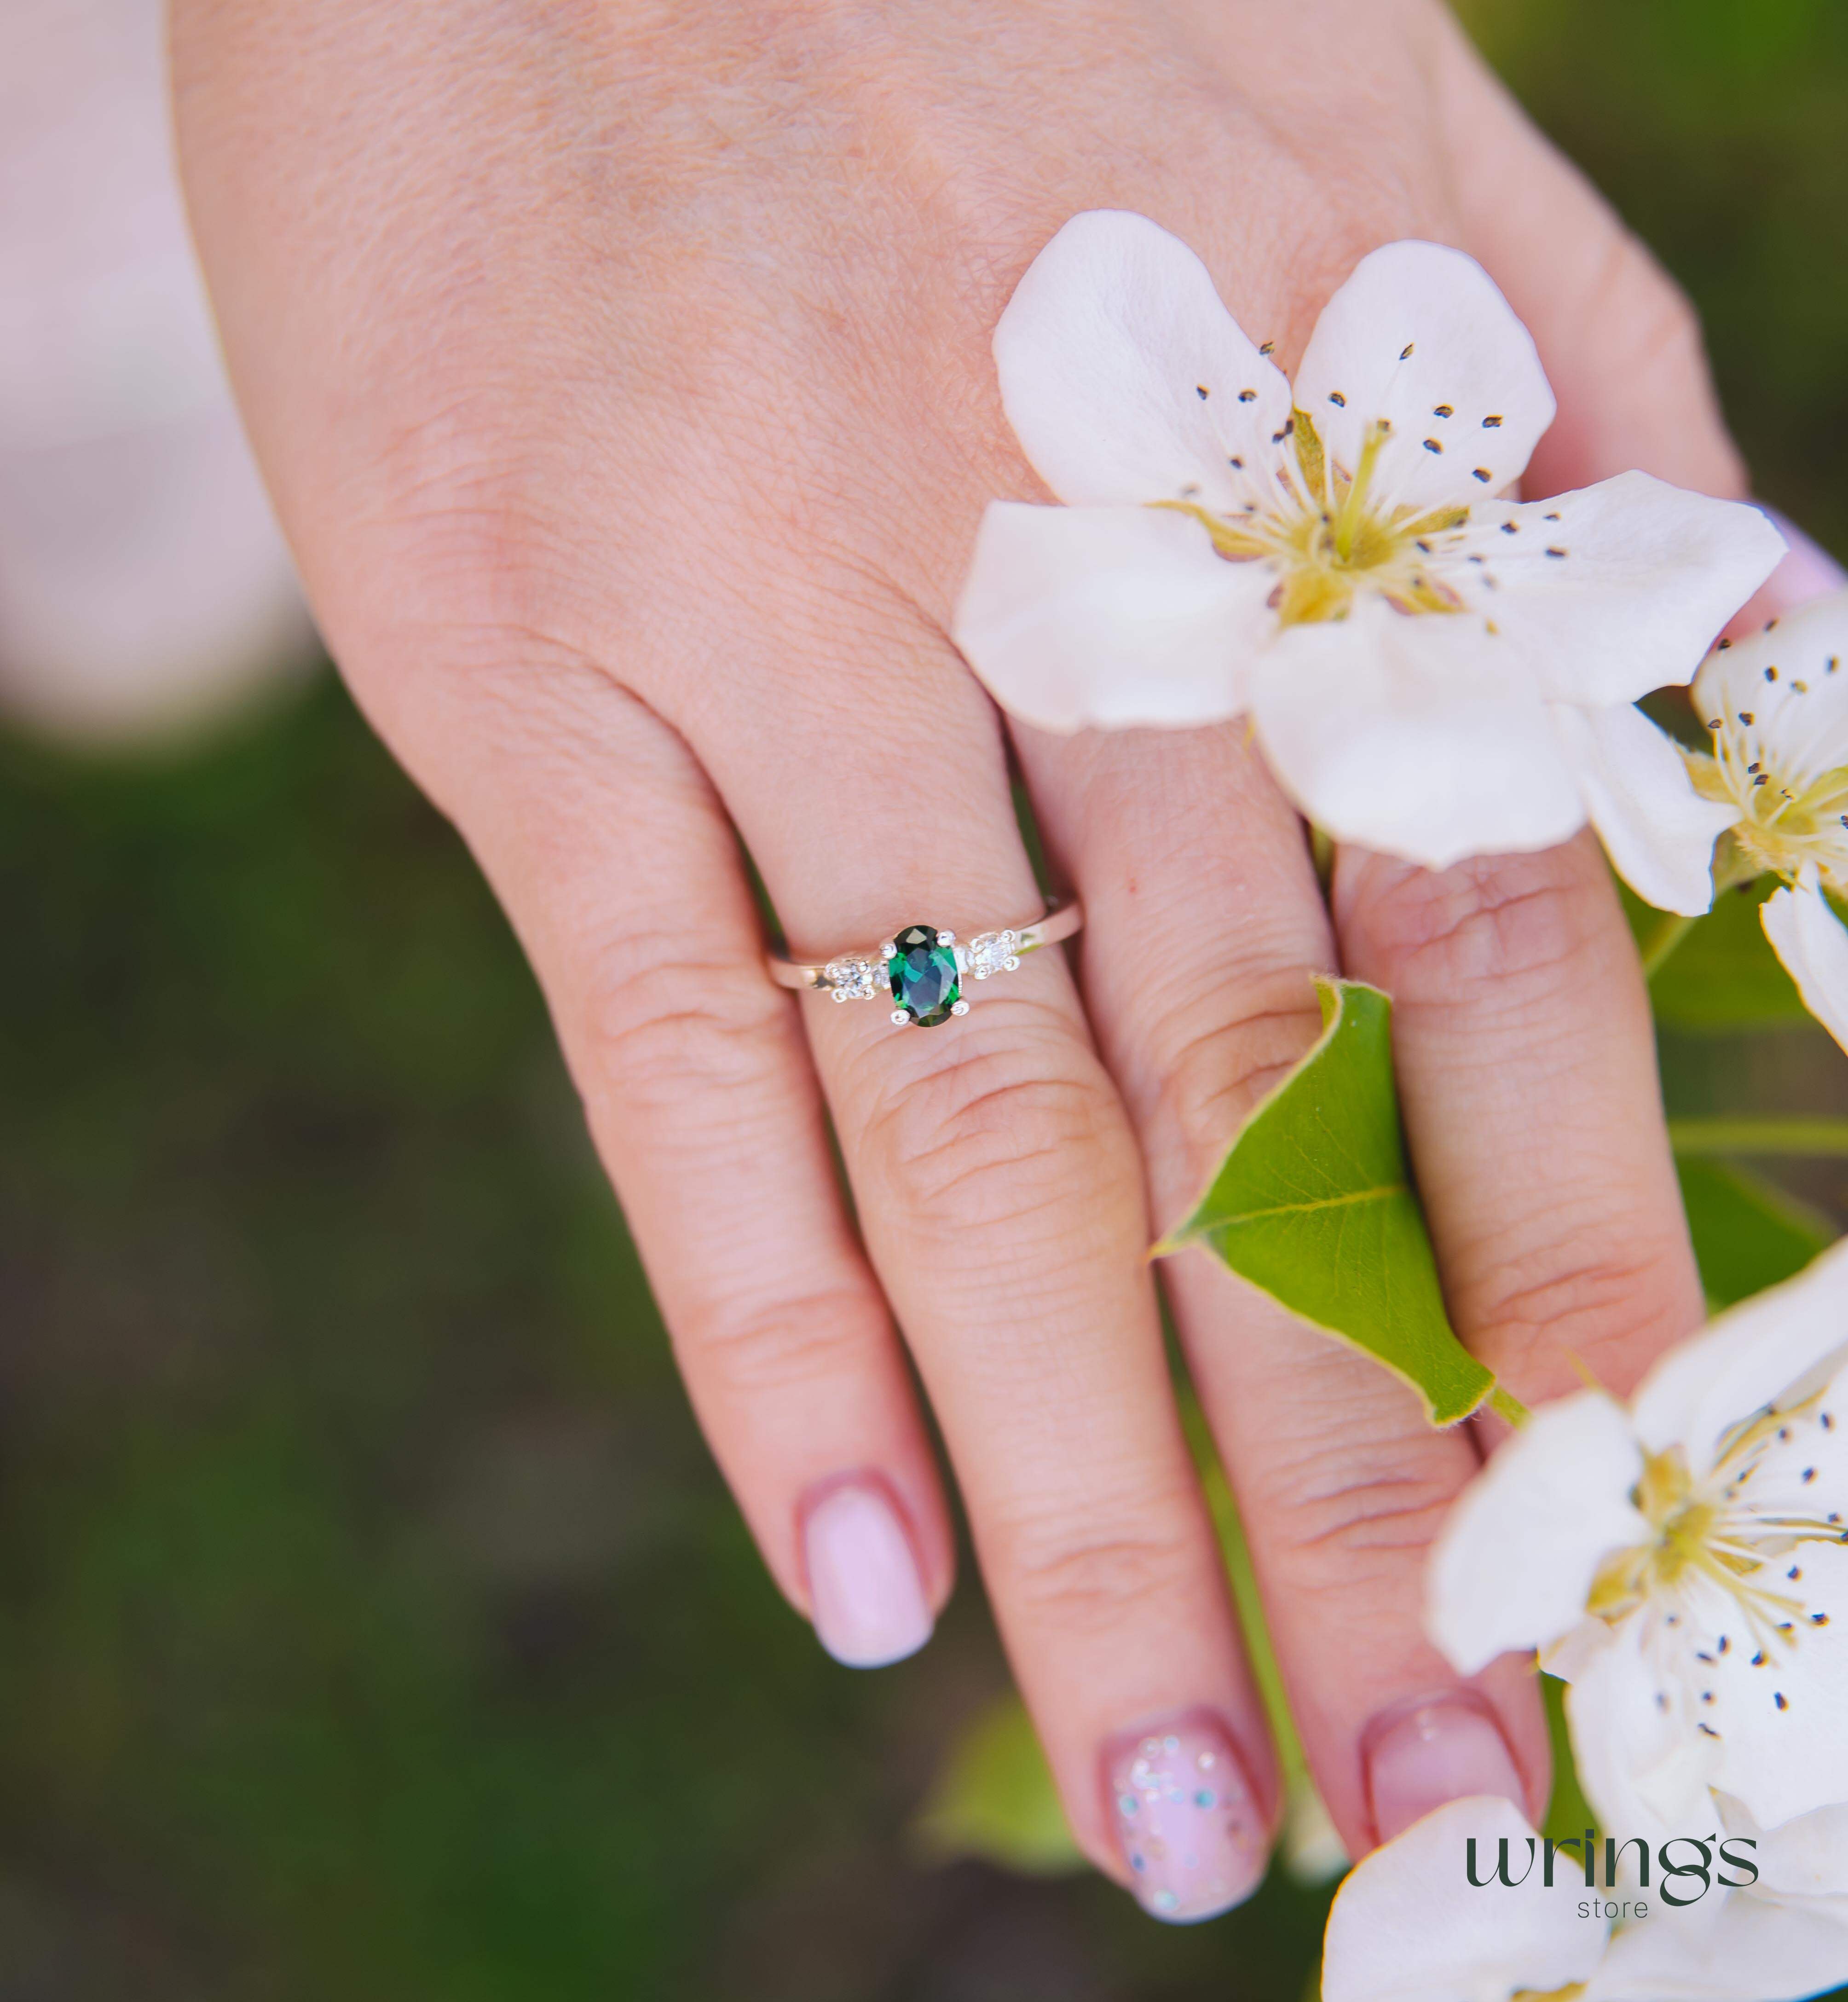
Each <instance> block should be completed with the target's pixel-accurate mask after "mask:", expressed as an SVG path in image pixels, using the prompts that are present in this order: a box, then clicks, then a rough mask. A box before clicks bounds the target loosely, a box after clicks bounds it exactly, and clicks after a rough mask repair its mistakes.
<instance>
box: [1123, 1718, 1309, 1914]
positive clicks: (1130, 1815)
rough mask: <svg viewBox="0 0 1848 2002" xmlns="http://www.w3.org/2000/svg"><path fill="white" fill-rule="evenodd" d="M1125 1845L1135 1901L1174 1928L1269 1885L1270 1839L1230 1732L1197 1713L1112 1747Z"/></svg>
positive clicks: (1226, 1908) (1217, 1721)
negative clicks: (1266, 1875)
mask: <svg viewBox="0 0 1848 2002" xmlns="http://www.w3.org/2000/svg"><path fill="white" fill-rule="evenodd" d="M1104 1777H1105V1780H1106V1782H1107V1784H1108V1786H1109V1787H1110V1794H1111V1812H1112V1814H1113V1815H1114V1819H1115V1821H1116V1824H1117V1839H1118V1841H1119V1842H1120V1843H1121V1845H1122V1849H1123V1854H1124V1859H1125V1860H1126V1861H1128V1864H1129V1867H1130V1869H1131V1871H1132V1872H1133V1873H1134V1875H1133V1877H1132V1879H1131V1882H1132V1884H1133V1887H1134V1889H1135V1895H1136V1899H1137V1902H1138V1903H1139V1904H1140V1905H1141V1906H1142V1909H1143V1910H1144V1911H1145V1912H1149V1913H1152V1914H1153V1916H1154V1917H1156V1918H1158V1919H1166V1920H1167V1921H1168V1922H1169V1923H1170V1924H1173V1925H1184V1924H1187V1923H1189V1922H1190V1921H1191V1920H1195V1919H1210V1918H1212V1917H1213V1916H1214V1915H1215V1913H1219V1912H1223V1911H1228V1910H1230V1909H1231V1907H1232V1906H1234V1905H1236V1904H1240V1903H1243V1901H1244V1899H1247V1898H1248V1897H1250V1895H1251V1893H1252V1892H1254V1891H1255V1890H1256V1889H1257V1887H1258V1885H1259V1884H1260V1882H1262V1881H1263V1878H1264V1865H1265V1863H1266V1861H1267V1858H1268V1856H1269V1853H1270V1841H1269V1838H1268V1836H1267V1832H1266V1829H1265V1827H1264V1816H1263V1815H1262V1814H1261V1813H1260V1811H1259V1808H1258V1805H1257V1798H1256V1797H1255V1796H1254V1794H1253V1793H1252V1791H1251V1787H1250V1783H1249V1782H1248V1781H1247V1779H1246V1777H1245V1773H1244V1768H1243V1767H1242V1766H1241V1764H1240V1762H1239V1757H1238V1754H1237V1753H1236V1752H1235V1751H1233V1747H1232V1740H1231V1739H1230V1738H1229V1737H1228V1736H1227V1735H1226V1730H1225V1728H1224V1726H1223V1725H1221V1724H1220V1723H1219V1720H1218V1719H1217V1718H1215V1717H1213V1716H1212V1714H1210V1713H1208V1712H1207V1711H1191V1712H1190V1713H1189V1714H1187V1715H1186V1716H1184V1717H1181V1718H1176V1719H1175V1720H1174V1721H1173V1722H1171V1723H1168V1724H1165V1725H1157V1726H1156V1728H1154V1729H1153V1730H1152V1731H1144V1732H1138V1733H1137V1734H1136V1735H1135V1736H1134V1737H1129V1738H1122V1739H1118V1740H1117V1741H1116V1742H1115V1743H1114V1744H1113V1745H1111V1746H1109V1747H1107V1749H1106V1751H1105V1753H1104Z"/></svg>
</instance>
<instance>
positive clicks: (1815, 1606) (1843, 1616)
mask: <svg viewBox="0 0 1848 2002" xmlns="http://www.w3.org/2000/svg"><path fill="white" fill-rule="evenodd" d="M1793 1569H1794V1570H1795V1571H1797V1572H1798V1573H1799V1574H1800V1576H1799V1578H1798V1579H1797V1582H1794V1583H1790V1582H1788V1580H1787V1571H1790V1570H1793ZM1752 1582H1754V1583H1755V1584H1756V1583H1757V1582H1758V1580H1757V1579H1756V1578H1755V1579H1754V1580H1753V1581H1752ZM1780 1589H1782V1590H1785V1591H1788V1592H1791V1593H1793V1594H1796V1593H1801V1597H1802V1603H1803V1604H1804V1606H1807V1607H1808V1611H1809V1613H1810V1614H1811V1615H1815V1614H1817V1613H1820V1614H1822V1616H1823V1617H1825V1618H1826V1619H1827V1620H1828V1621H1829V1624H1827V1625H1826V1626H1816V1625H1812V1624H1811V1620H1810V1618H1809V1617H1805V1616H1804V1614H1803V1613H1799V1612H1795V1611H1793V1613H1792V1615H1791V1617H1790V1618H1789V1619H1787V1620H1780V1621H1779V1622H1778V1631H1772V1632H1765V1633H1763V1634H1761V1635H1760V1636H1759V1638H1757V1639H1756V1641H1753V1640H1751V1639H1749V1638H1747V1636H1746V1634H1745V1629H1744V1627H1742V1625H1741V1624H1740V1620H1739V1617H1738V1614H1739V1609H1738V1605H1737V1603H1735V1602H1734V1601H1732V1600H1731V1599H1730V1598H1728V1596H1726V1595H1724V1594H1722V1593H1721V1592H1718V1591H1717V1590H1714V1591H1713V1592H1711V1593H1710V1596H1711V1598H1712V1599H1714V1601H1715V1602H1716V1605H1717V1606H1718V1607H1722V1608H1723V1609H1724V1610H1720V1611H1719V1614H1718V1617H1719V1618H1720V1619H1721V1620H1726V1621H1728V1622H1729V1623H1730V1627H1731V1638H1732V1641H1733V1644H1732V1645H1731V1647H1730V1648H1728V1649H1727V1651H1725V1653H1724V1654H1723V1655H1721V1654H1717V1652H1716V1651H1715V1650H1714V1648H1713V1647H1712V1646H1709V1647H1707V1648H1705V1649H1704V1650H1703V1652H1704V1653H1706V1654H1708V1655H1713V1656H1714V1658H1713V1659H1712V1660H1711V1661H1709V1662H1701V1663H1700V1664H1699V1665H1698V1668H1697V1669H1696V1676H1695V1683H1696V1687H1695V1699H1696V1702H1697V1703H1698V1704H1700V1718H1701V1721H1703V1722H1704V1723H1705V1724H1707V1727H1708V1728H1709V1729H1710V1730H1711V1731H1713V1732H1717V1738H1716V1739H1714V1745H1715V1747H1716V1749H1717V1756H1716V1758H1715V1760H1714V1767H1713V1784H1714V1786H1716V1787H1718V1788H1719V1789H1720V1791H1721V1792H1722V1793H1726V1794H1731V1795H1732V1796H1733V1798H1735V1799H1736V1800H1738V1801H1741V1802H1742V1804H1743V1805H1745V1808H1746V1809H1747V1810H1748V1811H1749V1812H1750V1814H1751V1815H1752V1818H1753V1819H1755V1820H1756V1821H1757V1822H1759V1823H1760V1824H1761V1825H1762V1826H1764V1827H1766V1828H1775V1827H1776V1826H1777V1825H1778V1824H1779V1823H1780V1822H1787V1821H1788V1820H1790V1819H1791V1818H1792V1817H1793V1816H1794V1815H1807V1814H1810V1813H1813V1812H1815V1810H1816V1809H1817V1808H1826V1807H1831V1806H1835V1805H1839V1804H1840V1803H1842V1802H1843V1801H1848V1549H1844V1548H1843V1547H1842V1545H1840V1544H1839V1543H1803V1544H1800V1545H1798V1546H1797V1547H1796V1548H1795V1549H1794V1550H1791V1551H1790V1552H1789V1554H1788V1559H1787V1562H1781V1563H1780V1564H1778V1565H1777V1568H1774V1569H1773V1570H1771V1571H1770V1577H1769V1580H1768V1582H1767V1583H1766V1590H1768V1591H1771V1592H1777V1591H1778V1590H1780ZM1767 1624H1768V1623H1767ZM1786 1626H1787V1627H1789V1628H1790V1631H1789V1632H1788V1633H1785V1632H1783V1631H1781V1630H1782V1629H1783V1627H1786ZM1759 1657H1762V1661H1759V1662H1758V1665H1756V1666H1755V1665H1754V1662H1755V1661H1758V1658H1759ZM1689 1666H1693V1664H1692V1663H1687V1662H1684V1663H1683V1667H1684V1669H1685V1668H1686V1667H1689ZM1709 1695H1710V1696H1711V1697H1712V1701H1711V1702H1708V1701H1707V1700H1706V1699H1707V1697H1708V1696H1709ZM1780 1697H1781V1698H1782V1699H1783V1700H1782V1701H1781V1702H1780V1701H1779V1698H1780ZM1574 1714H1576V1713H1574ZM1599 1806H1600V1807H1601V1808H1602V1806H1603V1803H1602V1801H1600V1802H1599ZM1683 1833H1686V1831H1685V1830H1684V1831H1683Z"/></svg>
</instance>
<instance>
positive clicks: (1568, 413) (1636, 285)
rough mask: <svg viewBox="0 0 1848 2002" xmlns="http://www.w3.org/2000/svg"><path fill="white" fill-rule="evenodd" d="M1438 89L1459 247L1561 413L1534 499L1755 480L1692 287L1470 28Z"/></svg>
mask: <svg viewBox="0 0 1848 2002" xmlns="http://www.w3.org/2000/svg"><path fill="white" fill-rule="evenodd" d="M1444 49H1445V54H1444V57H1443V61H1444V63H1445V66H1446V69H1447V72H1448V74H1447V75H1445V79H1444V80H1445V86H1446V87H1445V89H1442V91H1441V92H1440V93H1439V97H1440V101H1441V102H1442V103H1444V104H1445V106H1446V107H1447V126H1448V129H1447V131H1446V134H1445V137H1446V139H1447V141H1448V143H1449V152H1450V155H1451V160H1452V177H1453V182H1454V186H1455V190H1456V203H1457V208H1458V211H1459V220H1460V221H1461V223H1462V226H1463V239H1464V246H1463V247H1464V248H1465V249H1468V250H1469V251H1470V253H1471V254H1472V255H1473V256H1475V257H1476V258H1477V260H1478V261H1479V262H1480V263H1482V264H1483V265H1484V266H1485V267H1487V270H1489V272H1490V273H1491V274H1492V275H1493V277H1494V280H1495V282H1496V283H1497V284H1498V285H1499V286H1500V287H1501V289H1502V291H1503V292H1504V293H1505V294H1506V295H1507V298H1508V303H1509V305H1512V307H1513V308H1514V309H1515V312H1517V313H1518V315H1519V316H1521V318H1522V319H1523V320H1524V321H1525V323H1526V324H1527V326H1528V329H1529V331H1530V332H1531V333H1532V335H1533V337H1534V341H1535V344H1536V346H1537V347H1539V351H1540V360H1541V361H1542V363H1543V364H1544V365H1545V368H1546V375H1547V378H1548V379H1549V380H1550V382H1551V383H1552V385H1553V394H1554V395H1555V396H1557V398H1558V399H1559V416H1558V417H1557V420H1555V421H1554V424H1553V428H1552V429H1551V430H1550V431H1548V432H1547V434H1546V436H1545V437H1544V438H1543V439H1542V440H1541V441H1540V442H1539V445H1538V446H1537V447H1536V449H1535V452H1534V455H1533V458H1532V462H1530V464H1529V469H1528V473H1527V477H1526V480H1525V482H1524V483H1523V485H1524V487H1525V490H1526V491H1527V493H1528V494H1529V497H1530V498H1531V497H1535V496H1537V495H1541V494H1553V493H1559V492H1563V491H1564V490H1566V489H1567V488H1569V487H1585V486H1589V485H1590V484H1591V483H1592V482H1593V481H1595V480H1607V479H1609V478H1610V477H1611V476H1613V474H1615V473H1624V472H1627V471H1629V470H1630V469H1631V468H1632V467H1637V468H1640V469H1641V470H1642V471H1644V472H1645V473H1654V475H1655V476H1656V477H1657V478H1658V479H1659V480H1669V481H1672V483H1674V484H1675V486H1677V487H1692V488H1693V489H1694V490H1696V491H1697V492H1700V493H1703V494H1717V495H1719V496H1720V497H1722V498H1724V499H1728V500H1736V499H1739V498H1742V497H1744V496H1745V494H1747V493H1749V490H1750V482H1749V476H1748V474H1747V473H1746V469H1745V462H1744V460H1743V459H1742V458H1741V456H1740V455H1739V452H1738V447H1737V446H1736V445H1734V443H1733V441H1732V439H1731V436H1730V435H1729V434H1728V431H1727V429H1726V424H1725V420H1724V418H1723V417H1721V414H1720V405H1719V399H1718V398H1717V396H1715V394H1714V385H1713V378H1712V377H1711V375H1710V373H1709V371H1708V368H1707V353H1706V349H1705V347H1704V345H1703V341H1702V339H1701V333H1700V319H1699V318H1698V316H1696V313H1695V312H1694V309H1693V306H1692V305H1690V304H1689V302H1688V300H1687V298H1686V295H1684V294H1683V293H1682V291H1681V288H1679V286H1678V285H1677V284H1675V281H1673V280H1672V278H1671V277H1669V276H1668V274H1667V273H1666V272H1665V270H1663V269H1662V268H1661V266H1660V265H1659V264H1658V263H1657V262H1656V261H1655V259H1654V257H1653V256H1651V254H1650V253H1649V251H1648V249H1646V248H1645V247H1644V245H1643V243H1642V242H1641V241H1640V239H1637V237H1635V236H1634V235H1632V234H1631V233H1630V231H1629V230H1628V229H1627V228H1625V227H1624V225H1623V223H1622V221H1620V219H1619V218H1618V217H1617V215H1616V213H1615V211H1613V209H1612V208H1611V207H1610V205H1609V203H1608V202H1606V201H1605V200H1604V198H1603V197H1602V195H1600V194H1599V193H1598V191H1597V190H1596V189H1595V188H1594V187H1592V184H1591V183H1590V182H1589V181H1588V180H1586V179H1585V176H1584V175H1583V174H1582V173H1580V172H1579V170H1578V169H1577V168H1576V167H1575V166H1573V165H1572V164H1571V162H1570V161H1569V160H1567V159H1565V157H1564V155H1562V154H1560V152H1557V150H1556V149H1555V148H1553V145H1551V144H1550V141H1547V140H1546V138H1544V137H1543V135H1542V134H1541V133H1540V132H1539V131H1537V130H1536V127H1534V125H1533V124H1532V122H1531V121H1530V120H1529V118H1528V117H1527V115H1526V113H1525V112H1524V111H1522V109H1521V107H1520V106H1518V104H1517V103H1515V100H1514V99H1513V98H1512V96H1510V95H1509V94H1508V91H1507V89H1505V87H1504V86H1503V85H1502V84H1501V81H1500V79H1499V78H1497V77H1496V76H1494V75H1493V74H1492V73H1491V71H1490V70H1489V69H1488V68H1487V65H1485V64H1484V62H1483V61H1482V59H1481V58H1480V56H1479V55H1477V53H1476V51H1475V50H1474V49H1473V48H1472V47H1470V44H1468V42H1467V41H1466V40H1465V39H1464V37H1463V32H1462V30H1460V29H1456V30H1454V31H1453V32H1452V33H1450V34H1449V35H1448V36H1446V37H1445V43H1444Z"/></svg>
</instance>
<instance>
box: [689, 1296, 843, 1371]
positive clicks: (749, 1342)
mask: <svg viewBox="0 0 1848 2002" xmlns="http://www.w3.org/2000/svg"><path fill="white" fill-rule="evenodd" d="M876 1326H877V1317H876V1316H875V1315H874V1313H873V1311H872V1310H871V1303H870V1301H869V1300H868V1299H867V1298H866V1295H865V1294H864V1293H863V1292H859V1291H856V1290H853V1289H843V1288H835V1289H828V1290H826V1291H821V1292H807V1293H800V1292H797V1293H790V1294H784V1295H772V1296H769V1297H753V1298H749V1299H744V1298H727V1299H716V1300H713V1301H710V1302H707V1303H704V1304H703V1305H702V1306H697V1307H695V1308H694V1309H692V1310H691V1311H690V1312H689V1313H686V1314H685V1315H683V1316H682V1317H681V1325H680V1326H679V1327H678V1328H677V1329H676V1330H675V1346H676V1348H678V1349H679V1350H680V1351H681V1352H682V1354H685V1355H692V1354H697V1355H698V1357H699V1360H700V1362H701V1363H702V1364H703V1365H704V1366H705V1367H706V1369H709V1370H714V1371H716V1372H717V1373H718V1374H719V1375H720V1376H723V1377H724V1379H725V1380H726V1382H727V1383H729V1384H730V1386H732V1387H733V1388H734V1390H743V1391H764V1390H782V1389H786V1388H788V1387H790V1386H792V1385H801V1384H805V1383H815V1382H817V1381H818V1380H821V1379H825V1378H829V1377H836V1376H846V1375H848V1374H849V1373H850V1372H853V1371H854V1370H856V1369H858V1368H859V1366H860V1365H862V1363H863V1361H864V1351H865V1347H866V1338H867V1335H868V1334H869V1332H870V1331H871V1330H872V1329H873V1327H876Z"/></svg>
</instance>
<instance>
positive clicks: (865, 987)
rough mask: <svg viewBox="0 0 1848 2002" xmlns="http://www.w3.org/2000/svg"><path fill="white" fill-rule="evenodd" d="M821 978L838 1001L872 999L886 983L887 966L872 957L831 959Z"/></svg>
mask: <svg viewBox="0 0 1848 2002" xmlns="http://www.w3.org/2000/svg"><path fill="white" fill-rule="evenodd" d="M821 978H822V981H823V982H824V984H825V985H826V986H827V987H828V990H829V991H830V992H832V994H833V996H834V998H835V1000H837V1001H870V1000H871V999H872V998H873V995H874V994H875V993H876V992H877V991H878V990H879V989H880V988H881V987H883V986H884V985H885V984H886V973H885V968H884V966H883V965H880V964H876V963H875V962H874V961H872V960H870V959H862V958H859V957H857V956H850V957H847V958H845V959H831V960H830V961H828V964H827V965H826V967H825V968H824V969H823V970H822V975H821Z"/></svg>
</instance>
